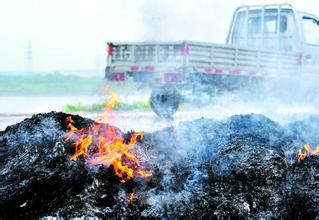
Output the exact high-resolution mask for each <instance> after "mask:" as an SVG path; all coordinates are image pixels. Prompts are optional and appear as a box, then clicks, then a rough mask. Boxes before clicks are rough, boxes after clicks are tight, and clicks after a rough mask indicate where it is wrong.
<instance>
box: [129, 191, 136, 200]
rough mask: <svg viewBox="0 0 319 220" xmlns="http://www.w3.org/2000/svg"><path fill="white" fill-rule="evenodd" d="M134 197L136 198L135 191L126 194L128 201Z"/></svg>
mask: <svg viewBox="0 0 319 220" xmlns="http://www.w3.org/2000/svg"><path fill="white" fill-rule="evenodd" d="M136 199H137V196H136V193H135V192H131V193H130V195H129V196H128V201H129V202H133V201H134V200H136Z"/></svg>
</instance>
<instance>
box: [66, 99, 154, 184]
mask: <svg viewBox="0 0 319 220" xmlns="http://www.w3.org/2000/svg"><path fill="white" fill-rule="evenodd" d="M116 102H117V97H116V95H115V93H111V99H110V100H109V102H107V103H106V105H105V108H104V112H103V114H102V115H100V116H99V117H98V121H100V122H104V123H107V120H108V119H109V113H110V111H111V110H112V109H113V108H114V106H115V105H116ZM65 121H66V122H67V123H68V125H67V128H68V129H69V132H68V133H67V134H66V136H65V141H69V140H71V141H72V146H73V147H74V148H75V153H74V155H72V156H71V160H76V159H77V158H79V157H83V158H85V159H86V160H88V162H89V163H91V164H93V165H105V166H107V167H109V166H111V165H112V166H113V168H114V172H115V174H116V175H117V176H118V177H120V178H121V182H123V183H124V182H125V181H127V180H129V179H132V178H133V177H135V176H139V177H142V178H147V177H150V176H151V175H152V174H151V172H150V171H146V170H144V169H143V167H142V166H141V163H140V160H139V159H138V158H137V156H135V155H134V153H133V151H134V148H135V145H136V142H137V140H138V139H139V140H142V138H143V133H141V132H139V133H131V134H130V136H131V137H130V138H129V140H128V141H126V140H125V139H124V137H122V136H121V135H119V134H117V133H116V130H115V129H114V128H113V127H111V126H107V125H106V124H101V123H93V124H92V125H91V126H89V127H88V128H82V129H77V128H76V127H75V126H74V123H75V122H74V120H73V119H72V118H71V116H68V117H66V119H65ZM96 151H97V152H96ZM90 152H93V154H92V155H89V153H90Z"/></svg>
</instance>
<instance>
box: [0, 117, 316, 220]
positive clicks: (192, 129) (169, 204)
mask: <svg viewBox="0 0 319 220" xmlns="http://www.w3.org/2000/svg"><path fill="white" fill-rule="evenodd" d="M68 116H70V115H68V114H64V113H56V112H51V113H47V114H38V115H34V116H33V117H32V118H30V119H26V120H24V121H23V122H21V123H19V124H16V125H13V126H10V127H7V129H6V130H5V131H2V132H0V219H12V218H41V217H45V216H54V217H63V218H72V217H98V218H110V217H113V218H119V217H134V218H140V217H167V218H203V219H207V218H208V219H218V218H222V217H230V218H232V219H246V218H265V219H271V218H284V219H305V218H307V219H314V218H318V216H319V188H318V186H319V169H318V168H319V157H318V155H308V156H307V157H306V158H305V159H304V160H302V161H299V162H298V160H297V152H298V149H299V148H301V147H302V146H303V145H304V144H306V143H307V144H309V145H311V146H316V144H319V135H318V131H319V117H317V116H313V117H310V118H309V119H307V120H303V121H295V122H293V123H290V124H288V125H285V126H282V125H279V124H278V123H276V122H274V121H271V120H270V119H268V118H266V117H264V116H262V115H254V114H251V115H237V116H232V117H230V118H228V119H226V120H223V121H216V120H213V119H204V118H202V119H198V120H196V121H192V122H183V123H181V124H180V125H178V126H177V127H170V128H166V129H163V130H160V131H157V132H154V133H144V135H143V139H139V140H138V142H137V144H136V148H135V149H134V153H135V154H136V155H137V157H138V158H139V159H140V161H141V163H143V165H144V167H145V169H147V170H150V171H151V172H152V176H150V177H148V178H140V177H136V178H131V179H128V180H127V181H122V180H121V179H120V178H119V177H118V176H117V175H115V172H114V167H113V166H112V165H111V166H104V165H93V164H90V163H88V162H87V160H86V159H85V158H77V159H76V160H70V157H71V156H72V154H74V148H73V147H72V145H71V143H70V142H68V141H67V142H65V139H64V138H65V135H66V133H67V132H68V128H67V123H66V122H65V119H66V118H67V117H68ZM72 119H73V121H74V123H75V125H76V126H77V127H78V128H85V127H88V126H90V125H91V124H92V123H94V122H93V121H92V120H88V119H84V118H82V117H80V116H73V115H72ZM117 133H118V134H120V135H122V136H123V138H124V140H127V139H129V138H130V136H131V135H132V132H130V133H127V134H125V133H123V132H121V131H120V130H118V129H117Z"/></svg>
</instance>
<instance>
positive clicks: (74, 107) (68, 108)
mask: <svg viewBox="0 0 319 220" xmlns="http://www.w3.org/2000/svg"><path fill="white" fill-rule="evenodd" d="M104 106H105V103H100V104H92V105H85V104H81V103H78V104H67V105H65V106H63V108H62V111H64V112H67V113H74V112H98V111H103V108H104ZM114 109H115V110H132V109H134V110H146V109H151V106H150V104H149V102H133V103H125V102H118V103H117V104H116V105H115V107H114Z"/></svg>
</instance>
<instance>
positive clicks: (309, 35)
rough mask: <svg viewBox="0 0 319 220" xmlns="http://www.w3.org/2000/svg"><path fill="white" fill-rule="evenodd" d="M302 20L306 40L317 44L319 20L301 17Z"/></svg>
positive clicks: (318, 42)
mask: <svg viewBox="0 0 319 220" xmlns="http://www.w3.org/2000/svg"><path fill="white" fill-rule="evenodd" d="M302 21H303V26H304V32H305V38H306V42H307V43H308V44H312V45H319V21H317V20H316V19H314V18H310V17H303V18H302Z"/></svg>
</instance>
